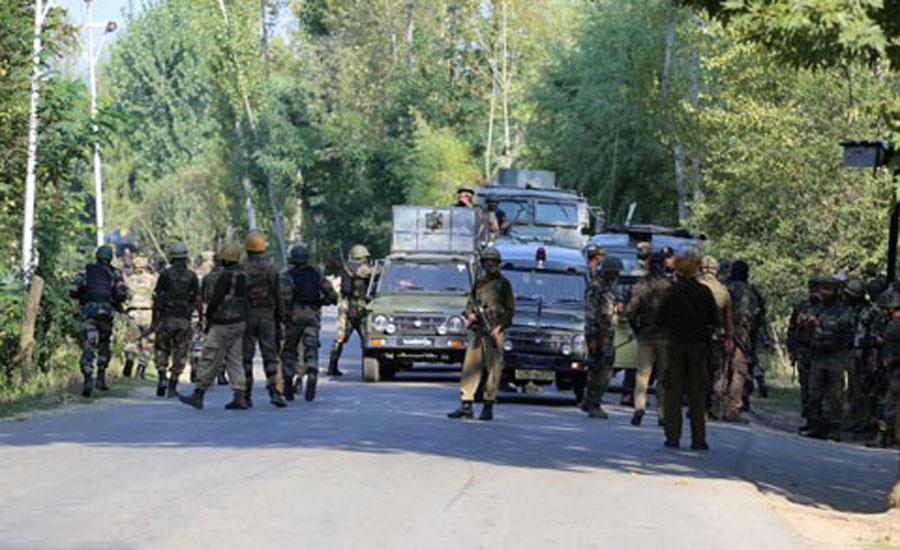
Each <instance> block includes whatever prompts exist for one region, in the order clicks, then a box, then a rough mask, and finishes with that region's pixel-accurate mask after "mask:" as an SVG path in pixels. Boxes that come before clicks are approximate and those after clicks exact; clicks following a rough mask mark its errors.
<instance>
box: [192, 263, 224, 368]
mask: <svg viewBox="0 0 900 550" xmlns="http://www.w3.org/2000/svg"><path fill="white" fill-rule="evenodd" d="M201 258H202V263H201V264H200V270H199V271H198V272H197V275H198V276H199V277H200V296H201V298H202V299H203V304H204V305H209V300H210V298H212V292H213V289H214V288H215V286H216V277H218V276H219V274H220V273H221V272H222V263H221V262H220V261H219V256H218V254H216V253H214V252H211V251H206V252H204V253H203V254H202V255H201ZM205 340H206V335H205V334H204V333H203V325H202V323H201V324H200V326H199V329H198V330H194V338H193V340H192V341H191V382H194V383H196V382H197V374H198V373H199V372H200V361H201V359H202V357H203V345H204V341H205ZM216 380H217V382H218V384H219V385H220V386H227V385H228V379H227V378H225V366H224V365H223V366H222V367H220V368H219V372H218V373H217V374H216Z"/></svg>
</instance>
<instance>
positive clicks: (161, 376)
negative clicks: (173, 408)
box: [156, 370, 168, 397]
mask: <svg viewBox="0 0 900 550" xmlns="http://www.w3.org/2000/svg"><path fill="white" fill-rule="evenodd" d="M156 374H157V378H158V380H157V381H156V397H165V396H166V386H167V382H168V380H166V371H164V370H158V371H156Z"/></svg>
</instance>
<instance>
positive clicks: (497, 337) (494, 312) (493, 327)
mask: <svg viewBox="0 0 900 550" xmlns="http://www.w3.org/2000/svg"><path fill="white" fill-rule="evenodd" d="M500 260H501V258H500V251H499V250H497V249H496V248H494V247H492V246H491V247H488V248H486V249H485V250H484V251H482V253H481V266H482V268H483V270H484V274H483V276H482V277H481V278H480V279H478V280H477V281H475V285H474V287H473V288H472V294H471V295H470V296H469V302H468V304H467V305H466V311H465V317H466V322H467V323H468V325H469V328H470V335H469V344H468V347H467V348H466V357H465V359H464V360H463V368H462V376H461V377H460V398H461V401H462V403H461V404H460V406H459V408H458V409H456V410H455V411H453V412H451V413H449V414H448V415H447V416H448V417H449V418H466V419H470V418H472V416H473V412H472V403H473V402H474V401H475V392H476V391H477V390H478V386H479V385H480V384H481V381H482V379H484V378H486V380H485V383H484V407H483V408H482V409H481V416H480V417H479V418H480V419H481V420H488V421H489V420H493V419H494V401H495V400H496V399H497V388H498V387H499V385H500V378H501V377H502V376H503V342H504V331H505V330H506V329H507V328H509V326H510V324H512V318H513V313H514V311H515V308H516V305H515V298H514V297H513V291H512V285H510V283H509V280H507V278H506V277H504V276H503V275H502V274H501V273H500Z"/></svg>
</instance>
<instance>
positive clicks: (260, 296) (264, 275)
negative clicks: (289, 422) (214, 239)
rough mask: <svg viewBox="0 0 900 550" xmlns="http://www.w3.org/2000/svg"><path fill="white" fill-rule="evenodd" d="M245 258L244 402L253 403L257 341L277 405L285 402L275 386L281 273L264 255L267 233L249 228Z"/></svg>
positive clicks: (279, 327)
mask: <svg viewBox="0 0 900 550" xmlns="http://www.w3.org/2000/svg"><path fill="white" fill-rule="evenodd" d="M244 247H245V248H246V249H247V259H246V261H245V262H244V263H243V264H242V265H241V270H242V271H243V272H244V274H245V275H246V276H247V304H248V307H249V310H248V313H247V325H246V330H245V331H244V344H243V345H244V351H243V354H244V378H245V380H246V383H247V393H246V398H247V403H248V404H249V405H250V406H251V407H252V406H253V393H252V392H253V356H254V355H255V354H256V344H257V343H258V344H259V349H260V352H261V353H262V357H263V369H264V371H265V373H266V389H267V390H268V392H269V401H270V402H271V403H272V405H274V406H276V407H279V408H281V407H286V406H287V403H285V402H284V398H283V397H282V396H281V392H280V391H279V390H278V384H279V383H280V382H281V381H280V380H279V379H280V377H281V374H280V373H279V371H278V370H279V369H278V347H279V345H280V342H281V320H282V318H283V313H282V311H281V306H282V303H281V302H282V299H281V277H280V276H279V275H278V272H277V271H276V270H275V266H273V265H272V263H271V262H270V261H269V260H268V259H267V258H266V257H265V251H266V237H265V236H264V235H263V234H262V233H261V232H260V231H256V230H253V231H250V232H249V233H247V237H246V238H245V239H244Z"/></svg>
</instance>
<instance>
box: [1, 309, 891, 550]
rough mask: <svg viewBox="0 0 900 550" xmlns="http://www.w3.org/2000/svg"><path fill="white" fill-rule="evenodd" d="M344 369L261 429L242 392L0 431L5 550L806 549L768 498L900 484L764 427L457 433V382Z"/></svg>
mask: <svg viewBox="0 0 900 550" xmlns="http://www.w3.org/2000/svg"><path fill="white" fill-rule="evenodd" d="M333 325H334V315H333V311H330V312H328V315H326V327H325V328H326V330H325V334H326V339H325V342H324V345H323V348H322V357H323V364H325V358H326V356H327V352H328V349H329V346H330V341H331V340H330V335H332V334H333ZM342 367H343V368H344V369H345V370H346V371H349V372H348V375H347V376H345V377H344V378H343V379H340V380H337V381H328V380H325V381H323V383H322V385H321V387H320V396H319V398H318V399H316V401H314V402H313V403H306V402H303V401H295V402H294V403H292V404H291V405H290V406H289V407H288V408H286V409H280V410H279V409H275V408H273V407H271V406H270V405H269V404H268V402H267V401H266V400H265V399H263V395H262V394H263V390H262V388H259V387H258V388H257V391H256V395H257V397H256V403H257V406H256V408H255V409H253V410H251V411H225V410H224V409H223V408H222V406H223V405H224V403H225V402H226V401H227V400H228V399H229V397H230V395H229V393H230V392H229V391H227V388H225V389H223V388H221V387H214V388H213V390H212V391H211V392H210V393H208V394H207V403H206V405H207V407H206V409H205V410H203V411H195V410H193V409H190V408H188V407H186V406H183V405H181V404H179V403H177V402H173V401H172V400H165V399H159V398H156V397H155V396H154V395H153V389H152V388H149V387H147V388H141V389H140V390H138V391H137V392H136V393H135V394H134V395H133V396H131V397H129V398H126V399H106V400H103V401H101V402H100V403H96V404H91V405H87V406H75V407H70V408H67V409H64V410H61V411H58V412H54V413H51V414H45V415H37V416H33V417H31V418H27V419H24V420H21V421H4V422H0V465H2V468H0V510H2V513H0V547H2V548H173V549H182V548H200V547H205V548H210V549H212V548H260V549H262V548H317V549H318V548H336V549H337V548H340V549H346V548H365V549H369V548H385V549H395V548H411V549H425V548H428V549H430V548H448V549H454V550H457V549H468V548H488V549H491V550H499V549H506V548H509V549H517V550H518V549H527V548H566V549H572V548H640V547H644V548H667V549H677V548H690V549H695V548H725V547H727V548H729V549H740V548H753V549H758V548H766V549H768V550H774V549H781V548H803V547H804V543H803V540H802V539H801V538H800V536H799V535H798V534H796V533H794V532H793V531H792V530H791V529H790V528H789V527H788V525H787V524H786V523H785V522H784V521H783V520H782V519H781V518H780V517H779V516H778V515H777V514H776V513H775V512H773V511H772V509H771V508H770V506H769V505H768V504H767V502H766V498H765V495H764V493H765V492H775V493H779V494H782V495H784V496H786V497H787V498H788V499H790V500H791V501H794V502H798V503H805V504H811V505H817V506H827V507H831V508H834V509H837V510H842V511H848V512H860V513H872V514H874V513H878V512H881V511H883V509H884V494H885V490H886V489H887V488H888V487H889V486H890V484H891V480H892V478H893V476H894V475H895V473H896V470H897V462H896V461H897V458H896V455H895V454H894V453H890V452H884V451H874V450H868V449H862V448H859V447H852V446H848V445H837V444H834V443H829V442H822V441H811V440H807V439H801V438H798V437H796V436H792V435H789V434H784V433H780V432H776V431H772V430H768V429H766V428H763V427H759V426H731V425H722V424H715V425H712V426H711V427H710V433H709V442H710V444H711V446H712V450H711V451H710V452H708V453H694V452H690V451H670V450H667V449H665V448H664V447H663V446H662V441H663V437H662V433H661V430H660V429H659V428H657V427H656V418H655V416H652V415H650V416H648V417H647V418H646V419H645V425H644V427H642V428H633V427H632V426H630V424H629V422H628V421H629V418H630V412H629V411H628V410H626V409H620V408H617V407H611V408H610V409H611V411H610V412H611V415H610V419H609V420H606V421H602V420H590V419H588V418H586V416H585V415H584V414H582V413H580V412H579V411H577V410H576V409H575V408H574V407H572V406H570V405H567V404H566V403H565V400H564V399H563V397H562V396H553V395H550V396H547V397H546V398H542V399H540V400H538V402H537V403H534V402H528V403H502V404H500V405H498V407H497V409H496V417H497V419H496V421H494V422H493V423H482V422H477V421H476V422H460V421H452V420H449V419H447V418H446V417H445V413H446V412H448V411H449V410H451V409H452V408H453V407H455V405H456V399H457V388H456V386H455V384H453V383H452V381H451V380H450V379H446V377H445V378H443V379H441V378H439V381H437V382H435V381H432V380H426V379H425V378H421V377H420V378H413V379H409V378H407V379H405V380H401V381H398V382H393V383H387V384H377V385H365V384H362V383H361V382H359V348H358V344H357V343H356V342H355V340H354V341H351V343H350V344H349V345H348V346H347V347H346V348H345V357H344V360H343V361H342ZM187 389H188V388H186V387H185V388H184V390H183V391H187ZM529 401H534V400H529ZM616 401H617V399H616Z"/></svg>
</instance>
